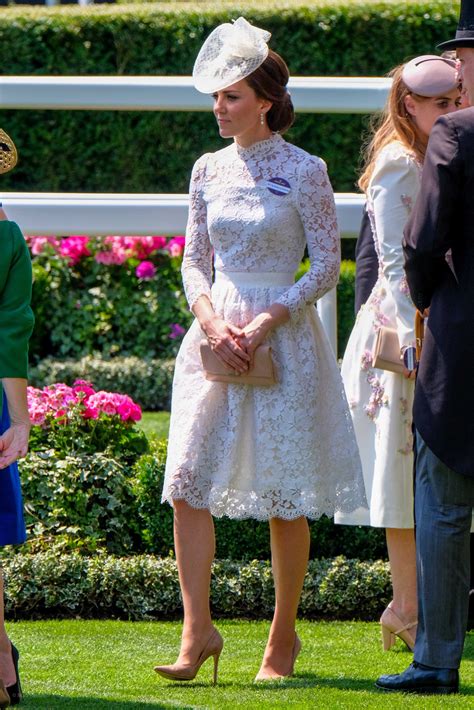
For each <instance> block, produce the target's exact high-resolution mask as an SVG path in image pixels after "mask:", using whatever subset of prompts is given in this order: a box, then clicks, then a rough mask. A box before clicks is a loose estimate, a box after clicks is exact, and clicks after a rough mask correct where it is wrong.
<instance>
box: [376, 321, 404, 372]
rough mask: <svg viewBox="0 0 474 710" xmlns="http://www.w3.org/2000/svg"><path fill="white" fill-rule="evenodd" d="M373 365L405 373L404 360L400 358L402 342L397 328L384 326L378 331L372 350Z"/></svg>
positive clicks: (380, 368) (381, 368)
mask: <svg viewBox="0 0 474 710" xmlns="http://www.w3.org/2000/svg"><path fill="white" fill-rule="evenodd" d="M372 367H377V368H378V369H379V370H389V371H390V372H398V373H399V374H401V375H403V361H402V360H401V359H400V343H399V341H398V333H397V331H396V330H395V328H386V327H384V326H382V327H381V328H379V330H378V332H377V337H376V339H375V344H374V348H373V350H372Z"/></svg>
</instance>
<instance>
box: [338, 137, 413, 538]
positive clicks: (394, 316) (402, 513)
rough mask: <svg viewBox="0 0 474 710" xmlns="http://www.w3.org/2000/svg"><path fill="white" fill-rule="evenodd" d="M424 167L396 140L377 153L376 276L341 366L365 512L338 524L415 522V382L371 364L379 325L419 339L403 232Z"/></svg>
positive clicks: (403, 339)
mask: <svg viewBox="0 0 474 710" xmlns="http://www.w3.org/2000/svg"><path fill="white" fill-rule="evenodd" d="M420 169H421V168H420V165H419V164H418V163H417V162H416V160H415V159H414V157H413V155H412V154H411V153H409V152H408V151H407V150H406V148H404V146H403V145H402V144H401V143H399V142H393V143H391V144H389V145H388V146H386V147H385V148H384V149H383V150H382V151H381V152H380V155H379V156H378V158H377V161H376V164H375V169H374V173H373V175H372V178H371V181H370V185H369V189H368V191H367V208H368V212H369V217H370V220H371V224H372V232H373V234H374V240H375V248H376V251H377V256H378V259H379V275H378V280H377V283H376V284H375V286H374V288H373V290H372V293H371V295H370V297H369V300H368V301H367V303H365V304H364V305H363V306H362V308H361V309H360V311H359V313H358V315H357V319H356V323H355V326H354V329H353V331H352V333H351V336H350V338H349V342H348V344H347V348H346V352H345V353H344V359H343V363H342V377H343V380H344V385H345V388H346V394H347V399H348V401H349V406H350V408H351V414H352V418H353V421H354V427H355V431H356V435H357V441H358V444H359V450H360V455H361V459H362V467H363V471H364V480H365V486H366V493H367V500H368V503H369V508H370V511H368V510H367V509H364V510H359V511H355V512H354V513H351V514H338V515H337V516H336V522H338V523H344V524H349V525H361V524H362V525H372V526H374V527H390V528H412V527H413V452H412V447H413V441H412V431H411V425H412V406H413V395H414V382H413V381H412V380H407V379H406V378H405V377H403V375H400V374H396V373H393V372H388V371H387V370H378V369H375V368H373V367H372V358H371V353H372V348H373V345H374V341H375V337H376V334H377V331H378V329H379V328H380V327H381V326H389V327H391V328H396V330H397V331H398V339H399V342H400V347H402V346H404V345H414V343H415V333H414V324H415V307H414V305H413V303H412V300H411V298H410V293H409V290H408V284H407V281H406V278H405V272H404V269H403V250H402V239H403V229H404V227H405V224H406V222H407V221H408V217H409V215H410V212H411V209H412V206H413V204H414V201H415V199H416V196H417V194H418V190H419V186H420Z"/></svg>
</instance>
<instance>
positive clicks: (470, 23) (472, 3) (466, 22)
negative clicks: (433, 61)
mask: <svg viewBox="0 0 474 710" xmlns="http://www.w3.org/2000/svg"><path fill="white" fill-rule="evenodd" d="M456 47H474V0H461V13H460V15H459V24H458V28H457V30H456V37H455V38H454V39H450V40H448V41H447V42H441V44H438V49H456Z"/></svg>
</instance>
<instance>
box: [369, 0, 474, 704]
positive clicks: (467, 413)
mask: <svg viewBox="0 0 474 710" xmlns="http://www.w3.org/2000/svg"><path fill="white" fill-rule="evenodd" d="M440 46H441V47H443V48H446V49H448V48H450V49H451V48H455V49H456V50H457V55H458V59H459V60H460V63H461V70H460V79H461V81H462V82H463V86H464V88H465V89H466V90H467V93H468V95H469V100H470V103H471V105H472V106H474V2H473V1H472V0H466V1H465V2H463V4H462V7H461V19H460V23H459V27H458V30H457V32H456V38H455V39H454V40H451V41H449V42H444V43H443V44H442V45H440ZM404 250H405V260H406V261H405V269H406V274H407V279H408V284H409V287H410V293H411V296H412V299H413V301H414V303H415V305H416V306H417V308H418V309H419V310H420V311H424V310H425V309H427V308H429V319H428V326H427V331H426V336H425V342H424V345H423V354H422V357H421V362H420V367H419V372H418V379H417V384H416V390H415V402H414V411H413V415H414V423H415V428H416V464H415V524H416V544H417V576H418V604H419V617H418V619H419V625H418V632H417V637H416V645H415V651H414V662H413V663H412V664H411V665H410V667H409V668H408V669H407V670H406V671H405V672H404V673H401V674H398V675H390V676H381V677H380V678H379V679H378V681H377V683H376V685H377V687H379V688H382V689H383V690H399V691H403V692H418V693H439V694H441V693H443V694H447V693H455V692H458V689H459V674H458V668H459V665H460V661H461V655H462V650H463V645H464V636H465V631H466V621H467V613H468V593H469V531H470V527H471V520H472V509H473V506H474V417H473V415H472V399H473V397H474V369H473V364H474V108H467V109H464V110H462V111H458V112H455V113H451V114H449V115H446V116H443V117H442V118H440V119H439V120H438V121H437V123H436V125H435V127H434V129H433V131H432V133H431V136H430V141H429V145H428V150H427V153H426V158H425V162H424V168H423V177H422V183H421V189H420V194H419V197H418V200H417V203H416V206H415V208H414V210H413V213H412V216H411V218H410V221H409V223H408V225H407V228H406V230H405V242H404ZM449 250H451V259H450V260H449V263H448V261H447V259H446V253H447V252H448V251H449Z"/></svg>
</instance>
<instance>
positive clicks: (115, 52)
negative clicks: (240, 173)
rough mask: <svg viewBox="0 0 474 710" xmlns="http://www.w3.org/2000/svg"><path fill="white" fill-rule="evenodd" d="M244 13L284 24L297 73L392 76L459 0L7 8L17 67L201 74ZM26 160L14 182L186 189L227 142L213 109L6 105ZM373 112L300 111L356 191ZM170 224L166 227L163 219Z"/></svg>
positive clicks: (5, 63)
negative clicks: (200, 66) (219, 39)
mask: <svg viewBox="0 0 474 710" xmlns="http://www.w3.org/2000/svg"><path fill="white" fill-rule="evenodd" d="M239 14H243V15H245V16H246V17H247V18H248V19H249V20H250V21H251V22H253V23H255V24H256V25H257V26H259V27H264V28H266V29H268V30H270V31H271V32H272V35H273V36H272V41H271V46H272V47H273V48H274V49H276V50H277V51H279V52H281V54H282V55H283V56H284V57H285V59H286V61H287V62H288V65H289V67H290V70H291V73H292V74H293V75H303V76H311V75H322V76H380V75H383V74H385V73H386V72H387V71H388V70H389V69H391V68H392V67H393V66H394V65H396V64H398V63H399V62H400V61H403V60H404V59H405V58H407V57H411V56H415V55H417V54H428V53H432V52H433V50H434V48H435V46H436V44H437V43H438V42H440V41H442V40H443V39H446V38H449V37H451V36H453V32H454V30H455V28H456V24H457V16H458V7H457V5H453V4H452V3H446V2H444V1H443V0H434V2H427V1H426V0H422V1H419V2H418V1H409V2H406V1H405V2H401V1H400V2H390V1H385V2H378V1H377V0H361V1H360V2H354V1H353V0H335V1H334V2H328V0H321V2H318V3H308V2H301V3H298V2H291V3H288V2H286V1H285V0H274V1H270V2H267V1H265V0H263V1H262V2H259V3H257V4H256V3H254V2H250V0H241V1H240V2H218V3H216V2H208V3H199V5H196V4H194V3H181V2H180V3H156V4H152V5H148V6H147V5H130V6H127V5H121V6H115V7H110V6H109V7H104V6H97V7H87V8H77V7H72V8H71V7H70V8H58V9H52V8H51V9H50V8H47V9H43V8H41V9H26V8H25V7H21V8H9V9H3V10H2V17H1V23H0V32H1V40H2V41H1V43H0V64H1V66H2V68H3V71H4V72H8V73H9V74H12V75H15V74H24V75H28V74H41V75H51V74H53V75H71V74H72V75H74V74H79V75H87V74H94V75H97V74H99V75H101V74H103V75H115V74H127V75H152V74H155V75H156V74H158V75H164V74H166V75H174V74H178V75H180V74H181V75H182V74H185V75H189V74H190V73H191V69H192V66H193V62H194V59H195V57H196V55H197V52H198V50H199V48H200V46H201V44H202V41H203V39H204V38H205V37H206V35H207V34H208V33H209V32H210V30H211V29H213V28H214V27H215V26H216V25H217V24H219V23H221V22H224V21H229V20H230V19H231V18H235V17H237V16H238V15H239ZM0 124H1V125H2V126H3V127H4V128H5V129H7V131H8V132H9V133H10V134H11V135H12V136H13V137H14V139H15V141H16V142H17V144H18V148H19V153H20V163H19V165H18V168H17V169H16V170H15V171H13V173H12V174H11V175H8V176H5V177H4V178H3V183H2V185H3V189H4V190H19V191H27V192H30V191H34V190H39V191H65V192H81V191H84V192H93V191H98V192H183V191H185V190H186V189H187V184H188V179H189V173H190V169H191V166H192V164H193V162H194V161H195V159H196V157H197V156H198V155H199V154H201V153H203V152H205V151H209V150H215V149H217V148H219V147H222V141H221V140H220V139H219V138H218V136H217V131H216V127H215V121H214V119H213V117H212V115H211V114H210V113H209V114H186V113H181V114H180V113H174V114H173V113H158V112H142V113H139V112H127V111H122V112H110V111H109V112H98V113H91V112H87V111H77V112H74V111H55V112H51V111H20V110H15V111H11V110H10V111H5V110H4V111H2V112H1V113H0ZM365 125H366V117H364V116H360V115H359V116H357V115H353V116H343V115H333V116H322V115H309V114H300V115H299V116H298V117H297V121H296V124H295V126H294V127H293V128H292V129H291V131H290V132H289V134H288V137H289V139H290V140H292V141H293V142H295V143H296V144H297V145H300V146H302V147H303V148H305V149H306V150H308V151H309V152H311V153H316V154H317V155H321V156H323V157H324V158H325V160H326V161H327V163H328V167H329V174H330V175H331V179H332V181H333V184H334V187H335V189H336V190H338V191H347V190H353V189H354V183H355V179H356V174H357V166H358V163H359V152H360V145H361V132H362V131H363V129H364V127H365ZM157 227H158V228H159V225H157Z"/></svg>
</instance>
